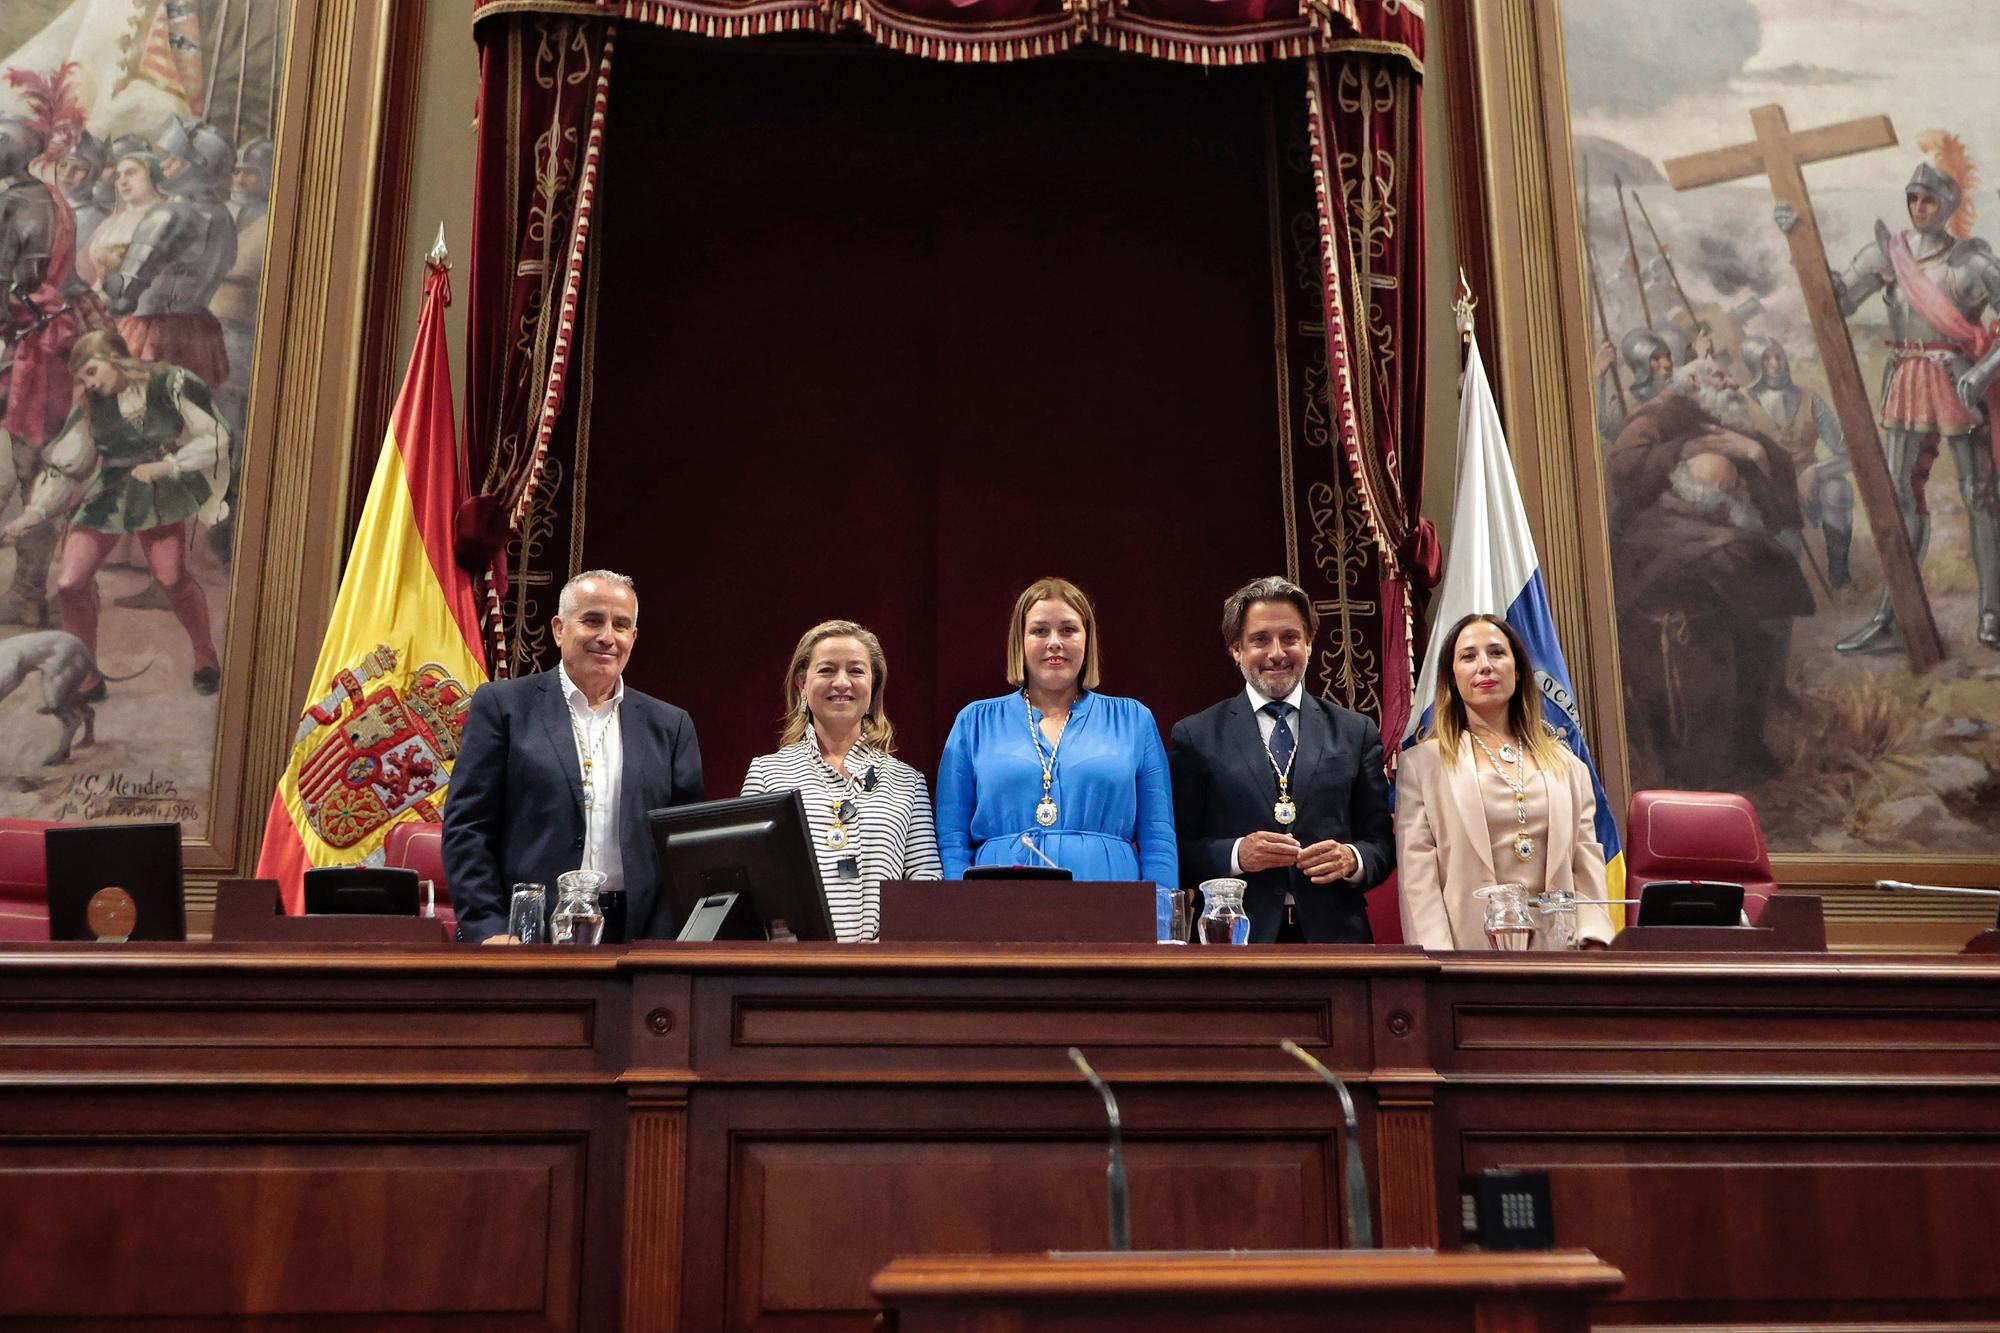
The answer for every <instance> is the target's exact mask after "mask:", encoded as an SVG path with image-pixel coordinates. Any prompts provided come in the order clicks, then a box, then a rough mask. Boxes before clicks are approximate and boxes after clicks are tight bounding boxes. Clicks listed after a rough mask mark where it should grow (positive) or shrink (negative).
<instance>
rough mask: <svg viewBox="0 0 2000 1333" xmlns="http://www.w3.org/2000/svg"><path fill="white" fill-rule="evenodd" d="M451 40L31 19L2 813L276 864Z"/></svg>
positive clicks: (293, 5)
mask: <svg viewBox="0 0 2000 1333" xmlns="http://www.w3.org/2000/svg"><path fill="white" fill-rule="evenodd" d="M421 22H422V6H420V5H410V6H391V5H388V4H386V3H357V2H356V0H292V2H290V3H278V2H277V0H264V2H261V3H250V4H245V3H241V2H240V0H237V2H234V3H233V2H232V0H12V2H11V3H9V4H8V5H6V6H5V7H4V8H3V9H0V176H4V177H5V178H6V179H5V181H4V182H0V190H4V191H5V194H6V201H7V205H8V206H7V208H6V209H5V210H4V212H0V217H4V218H5V219H6V221H5V222H4V223H0V226H4V227H5V228H7V229H8V234H7V236H6V237H5V238H4V239H0V256H6V257H8V259H9V261H10V264H11V267H10V269H9V277H10V279H11V285H10V287H9V289H8V306H7V310H6V317H5V321H4V330H0V393H4V395H5V401H6V407H5V416H4V418H0V427H4V430H5V432H6V446H7V453H8V459H7V466H6V468H5V469H4V476H0V533H4V544H0V690H4V691H5V694H4V697H0V816H7V817H16V818H31V819H43V820H56V821H80V820H97V819H171V820H176V821H178V822H179V823H180V824H181V827H182V831H183V837H184V842H185V858H186V863H187V865H188V867H189V870H190V872H191V876H192V877H195V878H204V877H220V876H226V875H229V874H232V873H244V872H245V871H246V868H247V867H248V866H249V865H250V864H251V863H253V862H254V860H255V858H256V854H257V844H258V839H259V837H260V835H261V832H262V826H263V816H264V811H265V808H266V806H267V804H268V793H269V791H270V790H271V784H272V781H273V780H274V779H275V776H276V773H277V769H278V764H279V762H280V756H281V754H282V752H283V750H284V748H285V747H286V745H287V744H288V743H289V730H290V728H289V724H290V722H292V721H294V720H295V718H296V711H297V708H298V706H299V701H300V699H301V697H302V690H303V685H304V682H303V681H302V680H301V679H299V671H300V668H299V666H298V663H299V662H301V661H305V662H308V663H309V662H310V660H311V657H312V653H311V651H310V649H311V648H312V647H313V646H314V643H315V642H316V637H317V635H318V633H319V632H320V629H321V627H322V625H323V623H324V619H325V612H326V606H327V603H328V600H329V597H330V594H331V588H332V585H333V582H334V579H335V577H336V574H337V565H338V560H339V555H340V550H339V546H340V542H341V540H342V538H343V535H344V534H343V532H342V530H341V523H340V521H339V518H338V515H340V514H342V513H344V509H345V506H344V499H345V496H344V493H343V492H344V488H345V486H346V485H347V480H346V479H347V476H348V460H349V457H350V455H351V453H352V452H353V446H352V441H353V440H354V438H356V433H357V431H358V430H372V431H373V437H372V438H373V439H375V440H377V441H379V439H380V434H381V432H380V419H381V411H382V406H381V404H380V402H378V400H381V399H384V398H385V391H386V389H387V387H388V384H387V376H386V375H385V374H383V373H382V368H383V366H384V365H386V363H387V362H388V361H389V359H390V358H391V357H393V354H394V353H393V342H394V338H393V327H394V320H395V314H396V311H395V297H394V294H395V291H396V289H397V287H398V285H399V284H398V283H397V280H396V276H397V275H396V274H395V273H394V271H393V262H389V261H392V260H393V259H394V258H397V257H400V250H401V209H402V203H403V199H402V194H401V182H402V179H403V175H402V173H401V172H400V171H399V169H398V167H399V163H401V162H402V161H404V160H406V158H407V151H408V137H409V136H408V132H407V131H408V128H409V127H408V117H407V114H405V112H406V108H407V104H408V100H409V98H410V97H411V96H412V95H413V94H412V91H411V90H412V89H413V87H414V76H415V73H416V57H417V44H416V42H415V41H414V40H412V36H411V34H412V33H414V32H419V31H420V25H421ZM398 67H400V73H401V74H402V75H403V77H401V78H385V77H382V76H383V75H384V74H385V72H389V71H394V70H396V69H397V68H398ZM378 219H381V220H382V221H381V223H380V224H379V225H378ZM385 262H387V263H388V267H387V271H384V265H385ZM364 348H365V349H366V351H365V354H364V351H363V349H364ZM370 452H372V451H370ZM302 650H303V651H302Z"/></svg>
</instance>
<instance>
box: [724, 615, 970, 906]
mask: <svg viewBox="0 0 2000 1333" xmlns="http://www.w3.org/2000/svg"><path fill="white" fill-rule="evenodd" d="M888 680H889V663H888V660H887V659H886V658H885V657H884V656H883V655H882V644H881V642H880V641H879V640H878V639H876V637H875V636H874V635H873V634H870V633H869V632H868V631H867V630H865V629H863V628H862V627H861V626H859V625H857V624H855V623H854V622H853V621H851V620H825V621H821V622H820V623H819V624H817V625H814V626H813V627H812V628H811V629H809V630H807V631H806V633H805V637H804V638H802V639H800V640H799V646H798V648H797V649H795V650H794V651H793V653H792V664H791V666H790V668H789V669H787V670H786V672H785V723H784V730H783V731H782V733H781V734H780V735H779V737H778V744H779V747H780V748H779V749H778V751H777V752H776V753H775V754H766V755H759V756H758V757H757V758H755V759H752V760H751V761H750V772H749V774H748V775H747V776H746V777H745V778H744V779H743V794H744V795H745V796H751V795H754V794H756V793H758V792H769V791H796V792H798V793H799V795H800V796H801V797H802V798H803V799H804V801H805V807H806V823H807V825H808V826H809V829H810V832H811V834H812V841H813V850H814V852H815V854H816V855H817V856H818V858H819V877H820V882H821V883H822V884H823V885H824V886H825V888H826V905H827V910H828V911H830V912H831V913H832V915H833V933H834V937H835V938H836V939H839V940H844V941H853V940H872V939H874V938H875V937H876V936H877V935H878V934H880V933H881V929H882V908H881V892H882V881H883V880H885V879H938V878H940V877H942V875H943V873H944V870H943V866H942V865H941V863H940V862H939V860H938V844H937V824H936V821H935V820H934V819H933V818H932V815H931V795H930V786H929V784H927V783H926V782H925V781H924V775H923V774H921V773H919V772H917V770H916V769H914V768H911V767H910V766H909V765H908V764H906V763H904V762H902V761H901V760H900V759H896V758H893V757H892V755H891V752H892V751H893V750H894V749H895V748H896V729H895V728H894V727H892V726H890V725H889V714H888V712H887V711H886V710H885V709H884V707H883V690H884V687H885V686H886V685H887V683H888Z"/></svg>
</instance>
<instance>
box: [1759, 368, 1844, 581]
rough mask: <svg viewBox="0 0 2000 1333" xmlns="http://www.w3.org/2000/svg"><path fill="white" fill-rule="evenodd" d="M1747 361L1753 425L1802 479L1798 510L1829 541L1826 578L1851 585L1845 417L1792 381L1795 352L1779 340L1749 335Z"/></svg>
mask: <svg viewBox="0 0 2000 1333" xmlns="http://www.w3.org/2000/svg"><path fill="white" fill-rule="evenodd" d="M1743 364H1744V366H1745V367H1747V368H1748V370H1749V372H1750V375H1751V376H1752V379H1751V384H1750V389H1749V392H1748V395H1747V397H1748V403H1749V411H1750V421H1751V424H1752V425H1753V426H1755V427H1756V429H1757V432H1758V433H1759V434H1761V435H1763V436H1765V437H1767V438H1769V439H1770V440H1772V441H1773V442H1775V443H1776V444H1777V445H1778V447H1779V448H1781V449H1783V450H1784V451H1785V452H1786V453H1787V454H1788V455H1790V456H1791V460H1792V470H1793V471H1794V472H1796V473H1797V474H1798V478H1799V509H1800V511H1801V512H1802V513H1803V514H1804V516H1805V521H1806V522H1807V523H1816V524H1818V525H1819V529H1820V533H1821V535H1822V536H1823V537H1825V539H1826V577H1827V582H1828V583H1830V584H1831V585H1832V586H1833V587H1836V588H1847V587H1851V586H1853V583H1854V576H1853V573H1852V571H1851V570H1850V568H1849V564H1848V552H1849V549H1850V548H1851V546H1852V544H1853V540H1854V474H1853V468H1852V466H1851V465H1850V461H1849V459H1848V457H1847V436H1846V435H1845V434H1844V433H1843V432H1842V430H1841V428H1840V418H1839V417H1838V416H1837V415H1835V413H1834V410H1833V407H1832V405H1831V404H1829V403H1828V402H1827V401H1826V399H1824V398H1822V397H1820V396H1819V395H1818V394H1817V393H1814V392H1813V391H1812V390H1811V389H1806V388H1801V387H1800V386H1799V385H1798V384H1796V383H1794V382H1793V380H1792V359H1791V355H1790V354H1789V353H1788V352H1786V351H1785V345H1784V344H1783V343H1781V342H1779V341H1778V340H1777V339H1776V338H1757V337H1752V338H1748V339H1745V340H1744V343H1743Z"/></svg>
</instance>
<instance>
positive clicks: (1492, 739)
mask: <svg viewBox="0 0 2000 1333" xmlns="http://www.w3.org/2000/svg"><path fill="white" fill-rule="evenodd" d="M1437 680H1438V686H1437V701H1436V706H1435V708H1434V709H1433V711H1432V715H1431V730H1430V735H1429V736H1428V737H1427V738H1426V739H1425V740H1423V741H1422V742H1421V743H1419V744H1417V745H1414V746H1412V747H1411V748H1410V749H1408V750H1406V751H1405V752H1404V753H1403V756H1402V760H1401V762H1400V763H1399V764H1398V766H1397V774H1396V869H1397V873H1398V875H1399V877H1400V878H1399V889H1398V892H1399V894H1400V896H1401V902H1402V909H1403V941H1404V943H1406V944H1416V945H1421V946H1422V947H1424V948H1426V949H1484V948H1487V947H1488V944H1487V940H1486V930H1485V904H1484V903H1483V902H1482V901H1481V900H1480V899H1479V898H1478V897H1477V896H1476V895H1477V894H1478V892H1479V890H1481V889H1484V888H1488V887H1490V886H1492V885H1494V884H1506V883H1519V884H1524V885H1526V886H1527V889H1528V895H1529V896H1530V897H1538V896H1540V895H1541V893H1542V892H1543V891H1544V890H1546V889H1552V888H1553V889H1570V890H1573V891H1574V892H1575V894H1576V896H1577V897H1578V898H1579V899H1598V900H1602V899H1603V898H1604V896H1605V892H1604V849H1603V848H1602V847H1601V846H1599V845H1598V843H1597V834H1596V827H1595V824H1594V822H1593V821H1594V820H1595V818H1596V814H1597V802H1596V800H1595V798H1594V797H1593V796H1592V794H1591V786H1590V771H1589V770H1588V769H1586V768H1585V767H1584V766H1583V762H1582V761H1581V760H1579V759H1578V758H1577V757H1576V756H1575V755H1574V754H1571V753H1570V751H1569V747H1567V746H1566V745H1564V744H1563V743H1562V741H1561V739H1560V738H1559V737H1558V736H1557V734H1556V733H1555V731H1554V730H1553V729H1552V728H1551V727H1550V726H1549V725H1548V724H1547V723H1546V722H1544V721H1543V720H1542V717H1541V708H1540V696H1539V693H1538V692H1537V691H1536V690H1535V688H1534V685H1533V684H1532V682H1533V680H1534V668H1533V667H1532V665H1531V664H1530V663H1529V661H1528V650H1527V647H1526V645H1524V644H1523V643H1522V642H1521V637H1520V635H1518V634H1516V633H1515V632H1514V630H1513V628H1512V627H1511V626H1509V625H1508V624H1507V622H1506V621H1504V620H1501V619H1500V618H1499V617H1498V616H1489V615H1470V616H1467V617H1465V618H1464V619H1463V620H1461V621H1459V622H1458V623H1457V624H1456V625H1454V626H1452V627H1451V630H1450V632H1449V633H1447V634H1446V635H1445V636H1444V637H1443V639H1442V640H1440V643H1439V650H1438V671H1437ZM1524 683H1525V687H1524ZM1577 928H1578V929H1577V933H1578V935H1579V936H1580V937H1581V938H1582V939H1583V940H1584V942H1585V943H1586V944H1599V945H1602V944H1608V943H1610V941H1611V916H1610V914H1609V913H1608V912H1607V911H1606V910H1605V909H1604V908H1603V907H1602V906H1601V905H1598V904H1597V903H1587V904H1584V905H1580V906H1579V907H1578V908H1577Z"/></svg>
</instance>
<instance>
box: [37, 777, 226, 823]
mask: <svg viewBox="0 0 2000 1333" xmlns="http://www.w3.org/2000/svg"><path fill="white" fill-rule="evenodd" d="M53 818H54V819H55V820H57V821H58V822H65V821H69V820H90V819H171V820H176V821H179V822H181V823H189V822H192V821H194V820H197V819H199V818H201V807H200V805H199V803H198V802H195V801H193V800H189V799H186V798H183V797H182V796H181V794H180V784H179V782H177V781H176V780H175V779H173V778H170V777H162V776H160V775H159V774H158V773H156V772H153V771H151V770H148V771H147V773H146V775H145V776H144V777H139V776H136V775H134V774H131V773H126V772H124V771H122V770H116V769H114V770H112V771H111V772H109V773H74V774H71V775H70V776H69V777H68V778H66V779H65V780H64V782H63V786H62V791H61V794H60V796H59V803H58V804H57V806H56V810H55V814H54V815H53Z"/></svg>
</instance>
